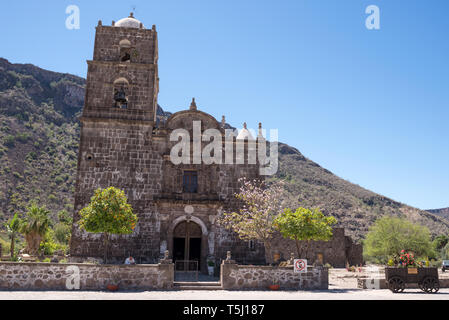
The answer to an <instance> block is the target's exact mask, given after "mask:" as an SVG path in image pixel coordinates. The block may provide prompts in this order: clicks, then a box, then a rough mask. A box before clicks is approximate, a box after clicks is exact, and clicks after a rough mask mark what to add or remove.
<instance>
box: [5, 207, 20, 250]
mask: <svg viewBox="0 0 449 320" xmlns="http://www.w3.org/2000/svg"><path fill="white" fill-rule="evenodd" d="M20 224H21V220H20V218H19V215H18V214H17V213H15V214H14V217H12V218H11V219H10V220H9V221H8V222H7V223H5V227H6V231H7V232H8V237H9V239H10V240H11V246H10V256H11V259H12V258H14V256H15V242H16V237H17V234H18V233H19V232H20Z"/></svg>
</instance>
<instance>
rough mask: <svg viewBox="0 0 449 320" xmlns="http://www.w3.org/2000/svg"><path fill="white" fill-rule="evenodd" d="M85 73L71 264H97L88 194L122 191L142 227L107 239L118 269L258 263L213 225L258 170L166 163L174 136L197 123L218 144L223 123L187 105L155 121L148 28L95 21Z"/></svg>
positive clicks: (154, 60) (155, 80) (254, 251)
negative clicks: (129, 260)
mask: <svg viewBox="0 0 449 320" xmlns="http://www.w3.org/2000/svg"><path fill="white" fill-rule="evenodd" d="M87 64H88V73H87V84H86V96H85V104H84V108H83V113H82V116H81V118H80V121H81V137H80V146H79V155H78V170H77V180H76V190H75V206H74V209H75V210H74V224H73V230H72V238H71V243H70V255H71V256H72V257H73V258H74V259H76V258H85V257H101V256H102V254H103V239H102V236H101V235H99V234H90V233H87V232H84V231H81V230H80V229H79V227H78V224H77V221H78V220H79V215H78V212H79V210H80V209H82V208H83V207H85V206H86V205H87V204H88V203H89V202H90V198H91V197H92V195H93V192H94V190H95V189H97V188H99V187H101V188H105V187H109V186H114V187H117V188H120V189H122V190H124V191H125V193H126V195H127V197H128V201H129V203H130V204H131V206H132V207H133V211H134V213H136V214H137V216H138V219H139V221H138V224H137V226H136V229H135V230H134V233H133V234H131V235H121V236H113V237H112V240H111V244H110V251H109V256H110V257H111V259H112V260H115V261H117V262H123V261H124V259H125V257H126V256H128V255H132V256H133V257H134V258H135V259H136V260H137V262H138V263H155V262H157V261H158V260H159V259H160V258H161V257H162V256H163V255H164V252H165V251H166V250H169V252H170V256H171V257H173V259H174V260H197V261H199V268H200V270H201V271H203V272H205V271H206V270H207V261H208V260H212V261H215V262H216V265H218V264H219V263H220V261H221V260H222V259H224V258H225V257H226V252H227V251H228V250H230V251H231V252H232V256H233V259H235V260H236V261H237V262H240V263H247V264H259V263H264V249H263V245H262V244H260V243H257V242H255V243H253V242H246V241H242V240H239V239H238V238H237V236H236V235H235V234H233V233H231V232H228V231H226V230H224V229H223V228H220V227H219V226H218V225H217V223H216V222H217V221H216V220H217V217H218V216H219V215H220V214H221V213H222V212H223V211H227V210H231V209H235V208H237V205H238V204H237V201H236V199H235V197H234V194H235V192H237V191H238V190H239V184H238V179H239V178H241V177H246V178H248V179H254V178H260V177H261V176H260V175H259V165H258V164H254V163H252V164H250V163H248V161H246V162H245V163H243V164H215V163H212V164H204V163H201V164H193V163H190V164H177V165H175V164H174V163H173V161H171V156H170V150H171V149H172V147H173V145H175V144H176V142H174V141H170V135H171V134H172V133H173V131H174V130H177V129H180V128H181V129H184V130H187V132H189V133H190V136H191V137H192V136H193V134H194V132H193V131H194V130H195V129H194V127H193V123H194V121H197V123H198V122H200V123H201V133H204V131H205V130H207V129H217V130H219V131H220V132H221V133H222V134H223V136H224V135H225V127H226V124H225V121H224V119H223V120H222V121H221V122H218V121H217V120H216V119H215V118H214V117H212V116H211V115H209V114H207V113H205V112H203V111H201V110H199V109H198V107H197V106H196V103H195V101H194V100H192V102H191V105H190V107H188V108H187V109H186V110H183V111H180V112H177V113H174V114H172V115H171V116H169V117H168V118H167V119H164V118H160V117H158V115H157V108H158V104H157V97H158V91H159V77H158V40H157V32H156V28H155V26H154V25H153V27H152V28H151V29H147V28H145V27H144V25H143V24H142V23H141V22H140V21H138V20H137V19H135V18H134V17H133V16H132V14H131V16H130V17H128V18H124V19H122V20H120V21H118V22H117V23H114V22H113V23H112V25H111V26H103V25H102V23H101V21H99V23H98V26H97V27H96V36H95V48H94V55H93V60H89V61H87ZM245 130H246V128H245V129H243V130H241V131H240V132H244V131H245ZM237 138H238V137H237ZM233 141H234V142H233V143H232V148H233V150H235V148H236V144H235V141H236V139H234V140H233ZM204 145H205V142H202V143H201V147H202V148H203V147H204ZM234 155H235V152H234ZM223 157H224V155H223ZM343 239H344V233H343ZM343 241H345V240H343ZM281 247H285V246H284V245H281ZM339 250H340V249H338V252H337V251H336V252H335V254H336V255H339V256H342V257H343V258H342V260H345V259H346V255H347V254H346V253H345V252H340V251H339ZM292 252H294V251H292ZM285 254H286V253H285ZM324 260H325V262H326V261H327V260H328V259H326V257H325V259H324ZM331 263H332V262H331Z"/></svg>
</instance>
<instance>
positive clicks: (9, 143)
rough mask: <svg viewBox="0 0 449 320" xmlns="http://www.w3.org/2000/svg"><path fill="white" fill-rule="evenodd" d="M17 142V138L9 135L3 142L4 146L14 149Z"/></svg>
mask: <svg viewBox="0 0 449 320" xmlns="http://www.w3.org/2000/svg"><path fill="white" fill-rule="evenodd" d="M15 142H16V138H15V137H14V136H12V135H7V136H6V137H5V139H4V141H3V144H4V145H5V146H7V147H10V148H12V147H14V145H15Z"/></svg>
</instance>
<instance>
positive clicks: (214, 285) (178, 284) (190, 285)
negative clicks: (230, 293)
mask: <svg viewBox="0 0 449 320" xmlns="http://www.w3.org/2000/svg"><path fill="white" fill-rule="evenodd" d="M173 285H174V287H175V289H179V290H222V289H223V288H222V287H221V283H220V282H215V281H214V282H210V281H207V282H206V281H195V282H193V281H175V282H174V283H173Z"/></svg>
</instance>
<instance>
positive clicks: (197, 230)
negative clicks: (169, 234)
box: [173, 220, 202, 266]
mask: <svg viewBox="0 0 449 320" xmlns="http://www.w3.org/2000/svg"><path fill="white" fill-rule="evenodd" d="M201 236H202V230H201V227H200V226H199V225H198V224H196V223H195V222H192V221H189V220H185V221H182V222H180V223H179V224H177V225H176V227H175V229H174V230H173V260H174V261H175V262H176V261H177V260H193V261H198V266H201V242H202V241H201Z"/></svg>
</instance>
